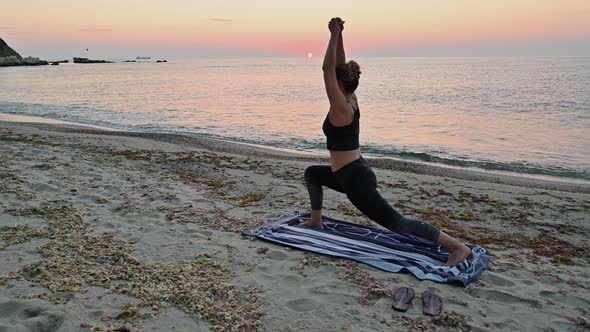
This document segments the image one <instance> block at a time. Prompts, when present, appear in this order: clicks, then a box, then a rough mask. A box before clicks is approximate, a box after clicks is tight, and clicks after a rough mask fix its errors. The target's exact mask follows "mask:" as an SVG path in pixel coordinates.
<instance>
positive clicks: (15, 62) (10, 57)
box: [0, 38, 49, 67]
mask: <svg viewBox="0 0 590 332" xmlns="http://www.w3.org/2000/svg"><path fill="white" fill-rule="evenodd" d="M48 64H49V62H47V61H45V60H40V59H39V58H35V57H31V56H28V57H25V58H23V57H22V56H21V55H20V54H18V52H16V51H15V50H13V49H12V48H11V47H10V46H8V44H6V42H5V41H4V40H3V39H2V38H0V67H7V66H43V65H48Z"/></svg>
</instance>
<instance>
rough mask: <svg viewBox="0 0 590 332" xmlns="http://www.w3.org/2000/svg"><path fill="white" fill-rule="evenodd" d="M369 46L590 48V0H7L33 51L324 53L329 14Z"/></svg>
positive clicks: (360, 49)
mask: <svg viewBox="0 0 590 332" xmlns="http://www.w3.org/2000/svg"><path fill="white" fill-rule="evenodd" d="M332 16H341V17H342V18H344V19H345V20H346V21H347V23H346V28H345V32H344V33H345V42H346V47H347V50H349V52H351V53H354V54H360V55H392V56H395V55H418V56H420V55H520V54H522V55H531V54H537V53H538V54H539V55H545V54H555V55H590V46H589V45H590V1H588V0H562V1H539V0H535V1H533V0H494V1H479V0H445V1H443V0H416V1H391V0H365V1H356V2H352V1H311V0H299V1H289V2H287V1H276V0H258V1H224V0H217V1H194V0H168V1H164V0H145V1H139V0H127V1H114V0H103V1H90V0H86V1H79V0H77V1H71V0H53V1H48V0H47V1H44V0H30V1H20V2H19V1H11V2H7V3H6V4H3V6H2V11H1V12H0V37H2V38H4V39H5V40H6V41H7V42H8V43H9V44H10V45H12V46H13V47H14V48H15V49H16V50H17V51H19V52H20V53H22V54H23V55H36V56H53V57H55V56H63V57H71V56H76V55H83V54H84V53H83V52H82V51H83V50H85V49H86V48H89V49H90V50H91V51H90V54H91V55H96V56H103V57H105V56H107V57H113V58H117V57H129V56H133V55H138V54H147V55H155V56H170V57H192V56H269V55H270V56H304V55H305V54H307V53H308V52H312V53H314V54H316V55H322V54H323V52H324V48H325V45H326V41H327V38H328V31H327V21H328V20H329V19H330V17H332Z"/></svg>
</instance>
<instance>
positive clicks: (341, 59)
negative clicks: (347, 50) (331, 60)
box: [336, 20, 346, 65]
mask: <svg viewBox="0 0 590 332" xmlns="http://www.w3.org/2000/svg"><path fill="white" fill-rule="evenodd" d="M339 23H340V33H339V34H338V45H337V46H336V64H337V65H339V64H343V63H346V54H344V42H343V41H342V32H343V31H344V21H342V20H340V22H339Z"/></svg>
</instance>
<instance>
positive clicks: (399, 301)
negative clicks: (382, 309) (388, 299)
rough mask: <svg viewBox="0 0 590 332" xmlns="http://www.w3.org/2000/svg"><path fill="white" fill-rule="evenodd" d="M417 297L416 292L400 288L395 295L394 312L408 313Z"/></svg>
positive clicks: (407, 288)
mask: <svg viewBox="0 0 590 332" xmlns="http://www.w3.org/2000/svg"><path fill="white" fill-rule="evenodd" d="M415 295H416V292H415V291H414V290H413V289H411V288H409V287H400V288H398V289H397V290H396V291H395V293H394V294H393V304H392V305H391V307H392V308H393V310H397V311H402V312H406V311H408V308H409V307H410V303H411V302H412V299H413V298H414V296H415Z"/></svg>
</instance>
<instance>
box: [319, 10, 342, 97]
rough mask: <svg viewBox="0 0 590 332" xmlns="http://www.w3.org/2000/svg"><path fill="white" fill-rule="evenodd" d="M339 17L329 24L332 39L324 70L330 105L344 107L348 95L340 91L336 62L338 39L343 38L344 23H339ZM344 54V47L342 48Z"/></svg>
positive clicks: (325, 58)
mask: <svg viewBox="0 0 590 332" xmlns="http://www.w3.org/2000/svg"><path fill="white" fill-rule="evenodd" d="M340 21H341V20H340V19H339V18H333V19H331V20H330V23H329V24H328V28H329V29H330V41H329V42H328V47H327V49H326V54H325V55H324V63H323V64H322V70H323V72H324V85H325V86H326V94H327V95H328V99H329V100H330V106H331V107H335V108H337V109H338V108H344V107H345V106H346V97H345V96H344V94H342V91H340V87H339V86H338V79H337V78H336V64H337V60H338V59H337V53H338V52H337V48H338V40H339V39H341V38H342V34H341V32H342V25H341V24H340V23H339V22H340ZM342 55H343V56H344V48H343V50H342Z"/></svg>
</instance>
